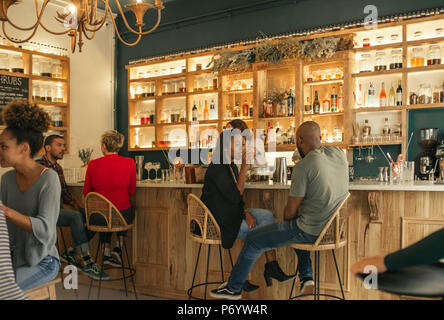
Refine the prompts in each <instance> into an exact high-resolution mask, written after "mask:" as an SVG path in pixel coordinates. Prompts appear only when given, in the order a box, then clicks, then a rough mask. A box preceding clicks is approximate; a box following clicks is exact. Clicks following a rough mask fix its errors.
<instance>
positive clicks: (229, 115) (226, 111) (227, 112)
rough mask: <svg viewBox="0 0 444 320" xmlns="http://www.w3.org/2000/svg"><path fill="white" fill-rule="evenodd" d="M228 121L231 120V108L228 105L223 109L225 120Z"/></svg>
mask: <svg viewBox="0 0 444 320" xmlns="http://www.w3.org/2000/svg"><path fill="white" fill-rule="evenodd" d="M229 119H231V108H230V105H229V104H227V106H226V107H225V120H229Z"/></svg>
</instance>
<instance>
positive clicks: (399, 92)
mask: <svg viewBox="0 0 444 320" xmlns="http://www.w3.org/2000/svg"><path fill="white" fill-rule="evenodd" d="M396 105H397V106H402V87H401V80H399V81H398V88H397V89H396Z"/></svg>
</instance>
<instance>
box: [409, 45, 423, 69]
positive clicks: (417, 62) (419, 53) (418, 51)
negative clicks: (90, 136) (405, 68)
mask: <svg viewBox="0 0 444 320" xmlns="http://www.w3.org/2000/svg"><path fill="white" fill-rule="evenodd" d="M424 64H425V57H424V49H423V48H421V47H416V48H413V49H412V56H411V57H410V67H411V68H414V67H423V66H424Z"/></svg>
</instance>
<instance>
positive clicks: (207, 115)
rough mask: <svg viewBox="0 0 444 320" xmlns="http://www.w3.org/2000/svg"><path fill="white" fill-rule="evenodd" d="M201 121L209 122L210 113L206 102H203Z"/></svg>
mask: <svg viewBox="0 0 444 320" xmlns="http://www.w3.org/2000/svg"><path fill="white" fill-rule="evenodd" d="M203 119H204V120H210V111H209V110H208V104H207V100H205V106H204V109H203Z"/></svg>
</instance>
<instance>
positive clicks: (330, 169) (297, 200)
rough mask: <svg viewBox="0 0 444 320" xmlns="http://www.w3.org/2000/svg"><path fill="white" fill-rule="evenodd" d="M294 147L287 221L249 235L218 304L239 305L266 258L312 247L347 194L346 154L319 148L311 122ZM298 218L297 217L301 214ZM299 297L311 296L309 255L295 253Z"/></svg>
mask: <svg viewBox="0 0 444 320" xmlns="http://www.w3.org/2000/svg"><path fill="white" fill-rule="evenodd" d="M296 141H297V148H298V151H299V154H300V155H301V158H302V160H301V161H299V162H298V163H297V164H296V166H295V167H294V169H293V174H292V180H291V189H290V193H289V197H288V202H287V205H286V207H285V209H284V221H280V222H276V223H272V224H269V225H267V226H264V227H261V228H258V229H256V230H254V231H252V232H250V233H249V234H248V236H247V239H246V240H245V243H244V247H243V248H242V251H241V253H240V255H239V257H238V260H237V263H236V265H235V266H234V268H233V270H232V271H231V275H230V278H229V279H228V282H226V283H224V284H222V285H221V286H220V287H219V288H217V289H215V290H212V291H211V293H210V295H211V296H212V297H213V298H220V299H232V300H235V299H240V298H241V289H242V286H243V284H244V282H245V280H246V279H247V276H248V274H249V272H250V271H251V269H252V268H253V266H254V264H255V262H256V260H257V259H258V258H259V256H260V255H261V254H262V252H264V251H266V250H270V249H274V248H279V247H284V246H286V245H289V244H291V243H313V242H315V241H316V239H317V237H318V235H319V233H320V232H321V231H322V229H323V228H324V226H325V225H326V223H327V222H328V220H329V218H330V217H331V215H332V214H333V213H334V211H335V210H336V208H337V207H338V205H339V204H340V203H341V202H342V201H343V200H344V199H345V197H346V196H347V194H348V163H347V160H346V157H345V154H344V152H343V151H342V150H341V149H339V148H336V147H322V146H321V131H320V128H319V125H318V124H317V123H316V122H313V121H307V122H304V123H303V124H301V125H300V126H299V128H298V130H297V132H296ZM298 212H299V214H297V213H298ZM295 251H296V254H297V256H298V273H299V278H300V282H301V294H307V293H311V292H312V290H313V284H314V283H313V272H312V265H311V260H310V253H309V252H308V251H303V250H295Z"/></svg>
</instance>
